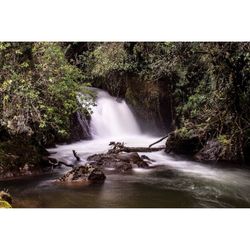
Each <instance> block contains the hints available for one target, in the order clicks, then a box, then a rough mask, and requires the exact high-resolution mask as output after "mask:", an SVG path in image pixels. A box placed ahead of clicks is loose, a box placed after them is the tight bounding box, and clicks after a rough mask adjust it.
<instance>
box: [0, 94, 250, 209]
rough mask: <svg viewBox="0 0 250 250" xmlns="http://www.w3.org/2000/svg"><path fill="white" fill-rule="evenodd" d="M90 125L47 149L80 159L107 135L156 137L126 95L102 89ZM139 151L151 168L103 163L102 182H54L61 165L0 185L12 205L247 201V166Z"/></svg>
mask: <svg viewBox="0 0 250 250" xmlns="http://www.w3.org/2000/svg"><path fill="white" fill-rule="evenodd" d="M90 129H91V134H92V137H93V139H92V140H85V141H79V142H77V143H72V144H68V145H58V146H57V147H56V148H51V149H49V151H50V152H51V153H53V157H56V158H58V159H61V160H63V161H66V162H68V163H72V162H74V160H75V159H74V156H73V154H72V150H73V149H74V150H76V151H77V153H78V154H79V156H80V157H81V160H82V162H83V163H84V162H85V161H86V158H87V157H88V156H90V155H92V154H95V153H103V152H106V151H107V150H108V149H109V146H108V144H109V142H110V141H123V142H125V145H127V146H148V145H149V144H151V143H152V142H154V141H156V140H157V139H158V137H157V138H156V137H155V136H152V135H148V134H144V133H142V132H141V129H140V127H139V125H138V123H137V121H136V119H135V117H134V115H133V113H132V112H131V110H130V108H129V107H128V105H127V104H126V102H125V101H123V100H121V101H119V102H118V101H117V100H116V99H115V98H113V97H111V96H110V95H109V94H108V93H106V92H104V91H98V98H97V106H95V107H93V114H92V118H91V124H90ZM162 144H164V142H162ZM160 145H161V144H159V146H160ZM143 154H144V155H147V156H148V157H149V158H151V159H152V160H154V162H153V163H152V164H151V167H152V168H150V169H139V168H138V169H133V170H132V171H130V172H127V173H122V174H117V173H116V172H114V171H112V169H107V170H106V172H105V174H106V176H107V179H106V180H105V182H104V183H103V184H93V185H78V186H76V185H74V186H69V185H61V184H57V183H55V182H54V180H55V179H56V178H58V177H59V176H61V175H63V173H65V172H67V171H69V170H70V168H67V167H61V168H59V169H56V170H55V172H53V173H52V174H47V175H44V176H39V177H29V178H22V179H19V180H15V181H2V182H0V189H3V188H8V190H9V192H10V193H11V194H12V195H13V197H14V199H15V201H16V202H15V206H16V207H44V208H64V207H65V208H68V207H71V208H139V207H140V208H153V207H156V208H170V207H171V208H190V207H198V208H199V207H250V192H249V191H250V171H249V170H246V169H244V168H236V167H235V166H228V165H227V166H225V165H223V166H222V165H211V164H210V165H208V164H201V163H197V162H194V161H190V160H187V159H185V158H181V157H177V156H172V155H168V154H166V153H165V152H164V151H159V152H152V153H143Z"/></svg>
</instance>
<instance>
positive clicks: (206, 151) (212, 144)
mask: <svg viewBox="0 0 250 250" xmlns="http://www.w3.org/2000/svg"><path fill="white" fill-rule="evenodd" d="M222 152H223V147H222V145H221V144H220V143H219V142H218V141H216V140H210V141H208V142H207V143H206V145H205V146H204V147H203V148H202V149H201V150H200V151H199V152H198V153H197V154H195V156H194V158H195V160H197V161H217V160H219V159H221V158H222Z"/></svg>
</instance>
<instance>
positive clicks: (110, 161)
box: [87, 152, 149, 172]
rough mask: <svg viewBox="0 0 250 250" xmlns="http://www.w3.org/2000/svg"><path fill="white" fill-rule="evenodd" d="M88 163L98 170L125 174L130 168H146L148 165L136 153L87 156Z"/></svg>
mask: <svg viewBox="0 0 250 250" xmlns="http://www.w3.org/2000/svg"><path fill="white" fill-rule="evenodd" d="M87 160H88V161H90V164H94V165H96V166H98V167H100V168H114V169H117V170H119V171H122V172H125V171H128V170H130V169H132V168H136V167H138V168H148V167H149V165H148V163H147V162H146V161H144V160H143V159H142V158H141V157H140V156H139V155H138V153H135V152H133V153H124V152H121V153H116V154H110V153H108V154H95V155H92V156H89V157H88V159H87Z"/></svg>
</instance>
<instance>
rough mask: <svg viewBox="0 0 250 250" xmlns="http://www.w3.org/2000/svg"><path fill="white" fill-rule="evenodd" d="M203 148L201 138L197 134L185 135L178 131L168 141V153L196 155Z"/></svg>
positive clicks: (171, 134) (170, 135)
mask: <svg viewBox="0 0 250 250" xmlns="http://www.w3.org/2000/svg"><path fill="white" fill-rule="evenodd" d="M201 148H202V141H201V138H200V137H199V136H198V135H196V134H189V135H188V136H187V135H185V136H184V135H183V134H181V133H179V132H178V131H175V132H172V133H170V134H169V136H168V139H167V141H166V149H165V152H166V153H171V152H173V153H175V154H183V155H194V154H195V153H197V152H198V151H199V150H200V149H201Z"/></svg>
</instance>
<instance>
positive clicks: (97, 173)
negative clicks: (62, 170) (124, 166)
mask: <svg viewBox="0 0 250 250" xmlns="http://www.w3.org/2000/svg"><path fill="white" fill-rule="evenodd" d="M105 179H106V176H105V175H104V173H103V172H102V171H101V170H100V169H99V168H97V167H94V166H91V165H88V164H86V165H84V166H78V167H75V168H73V169H72V170H71V171H69V172H68V173H66V174H65V175H64V176H62V177H60V178H59V181H60V182H71V183H72V182H85V183H86V182H88V183H93V182H103V181H104V180H105Z"/></svg>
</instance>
